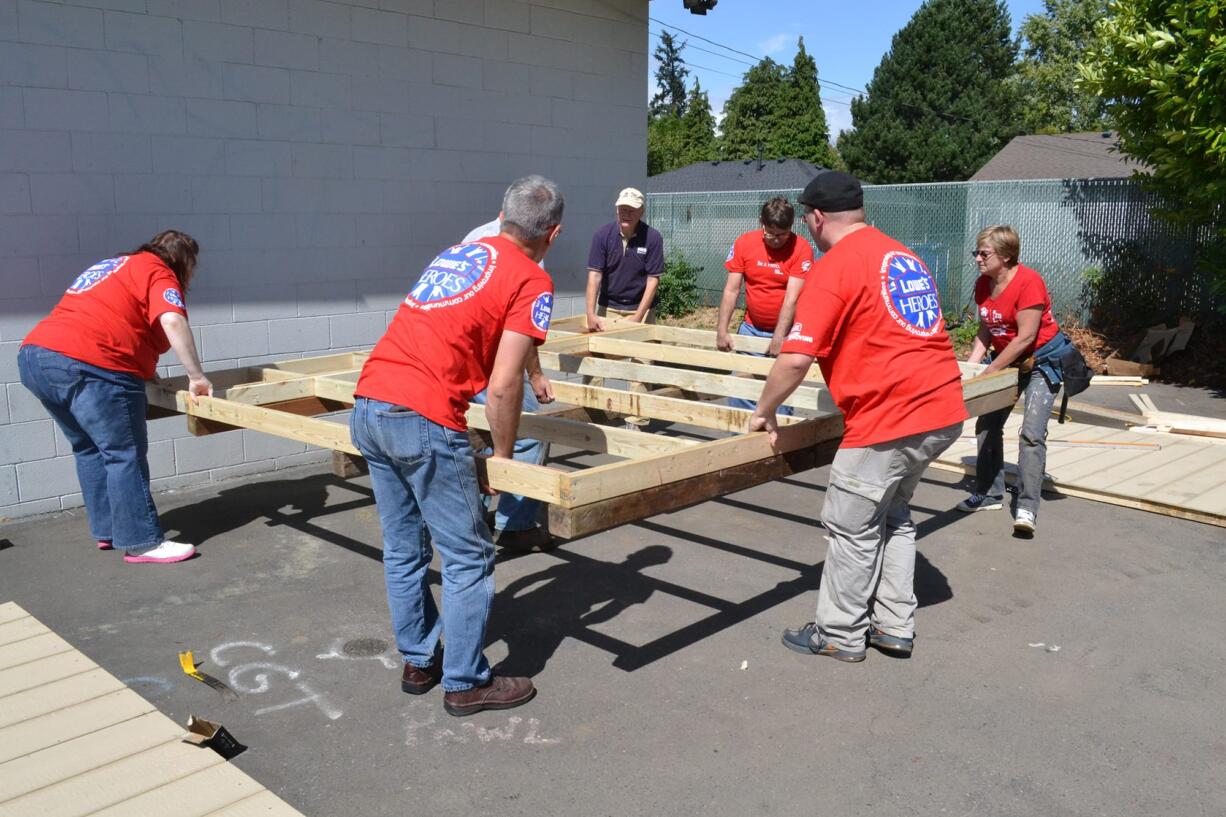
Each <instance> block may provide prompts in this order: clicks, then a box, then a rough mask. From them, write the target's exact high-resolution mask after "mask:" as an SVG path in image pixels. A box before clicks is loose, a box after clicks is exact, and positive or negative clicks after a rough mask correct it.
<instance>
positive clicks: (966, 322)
mask: <svg viewBox="0 0 1226 817" xmlns="http://www.w3.org/2000/svg"><path fill="white" fill-rule="evenodd" d="M945 331H946V332H948V333H949V339H950V341H951V342H952V343H953V345H954V351H956V352H962V351H963V350H967V351H969V350H970V348H971V344H973V343H974V342H975V335H976V334H977V333H978V332H979V318H978V317H977V316H975V315H973V314H965V315H955V314H952V313H951V314H948V315H946V316H945Z"/></svg>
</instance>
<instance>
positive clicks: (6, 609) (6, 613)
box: [0, 601, 30, 624]
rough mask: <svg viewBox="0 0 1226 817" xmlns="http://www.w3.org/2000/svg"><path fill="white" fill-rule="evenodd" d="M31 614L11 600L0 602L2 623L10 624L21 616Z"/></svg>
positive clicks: (26, 616)
mask: <svg viewBox="0 0 1226 817" xmlns="http://www.w3.org/2000/svg"><path fill="white" fill-rule="evenodd" d="M29 617H30V614H29V613H27V612H26V611H25V610H23V609H21V607H19V606H17V605H16V604H15V603H13V602H11V601H6V602H5V603H4V604H0V624H8V623H9V622H10V621H16V620H17V619H19V618H29Z"/></svg>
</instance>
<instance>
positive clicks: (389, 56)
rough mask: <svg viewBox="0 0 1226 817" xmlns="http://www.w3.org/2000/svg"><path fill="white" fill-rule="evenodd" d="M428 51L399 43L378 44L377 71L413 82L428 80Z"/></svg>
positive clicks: (429, 65) (429, 66)
mask: <svg viewBox="0 0 1226 817" xmlns="http://www.w3.org/2000/svg"><path fill="white" fill-rule="evenodd" d="M430 71H431V62H430V52H429V51H423V50H421V49H418V48H406V47H405V45H404V44H403V43H401V44H400V45H381V46H379V73H380V74H382V75H383V76H386V77H397V78H399V79H407V80H411V81H413V82H429V81H430Z"/></svg>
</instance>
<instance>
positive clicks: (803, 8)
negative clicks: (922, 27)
mask: <svg viewBox="0 0 1226 817" xmlns="http://www.w3.org/2000/svg"><path fill="white" fill-rule="evenodd" d="M920 5H921V2H920V0H862V3H857V2H837V1H836V0H720V2H719V5H718V6H716V7H715V8H714V9H712V10H711V11H710V12H708V13H707V14H706V16H702V15H696V14H690V12H688V11H686V10H685V8H684V7H683V6H682V2H681V0H652V2H651V3H650V4H649V11H650V14H651V17H652V22H651V36H650V38H649V40H650V41H649V43H648V49H649V51H654V50H655V48H656V46H657V45H659V43H660V40H659V38H658V34H659V33H660V31H662V30H663V28H662V26H661V23H663V24H664V25H667V26H676V27H678V28H681V29H684V30H685V31H688V32H691V33H692V34H695V35H698V36H687V35H685V34H680V33H678V32H677V31H675V30H673V34H674V35H675V36H678V37H680V38H681V39H682V40H686V41H688V42H689V45H688V46H687V47H686V49H685V51H684V52H683V53H682V57H683V59H685V61H686V62H687V63H688V64H689V66H690V77H689V80H690V82H691V83H692V82H693V78H694V77H695V76H697V77H698V79H699V80H700V81H701V82H702V87H703V88H704V89H705V90H706V91H708V93H709V94H710V97H711V109H712V110H713V111H714V112H715V115H716V116H717V117H718V116H719V115H720V112H721V111H722V110H723V107H724V101H725V100H727V99H728V95H729V94H731V93H732V90H733V89H734V88H736V87H737V86H738V85H740V82H741V76H742V75H743V74H744V72H745V71H747V70H749V65H747V64H745V63H751V62H753V61H754V60H752V59H751V58H750V57H747V56H745V54H733V53H729V52H728V51H726V50H725V49H723V48H720V47H719V46H716V45H712V44H711V43H709V42H704V41H702V40H700V39H698V37H706V38H707V39H708V40H714V41H715V42H717V43H720V44H721V45H725V46H730V47H731V48H735V49H737V50H738V51H743V52H745V53H746V54H751V55H753V56H754V57H759V58H760V57H770V58H771V59H773V60H775V61H776V62H782V63H785V64H790V63H791V61H792V58H793V57H794V56H795V55H796V41H797V39H798V38H799V37H801V36H803V37H804V38H805V48H806V49H807V50H808V52H809V53H810V54H812V55H813V58H814V59H815V60H816V61H817V71H818V77H819V78H820V79H822V80H823V81H829V82H836V83H839V84H840V85H846V86H849V87H852V88H858V89H863V88H864V86H865V85H867V84H868V82H869V80H871V79H872V78H873V69H875V68H876V67H877V64H878V63H879V62H881V57H882V55H884V54H885V52H886V51H887V50H889V48H890V40H891V39H892V38H893V37H894V34H895V33H896V32H897V31H898V29H900V28H902V27H903V26H904V25H906V23H907V21H908V20H910V19H911V15H913V14H914V13H915V10H916V9H918V8H919V7H920ZM1007 5H1008V7H1009V13H1010V16H1011V17H1012V18H1013V30H1014V32H1016V31H1017V26H1018V24H1019V23H1020V22H1021V20H1022V19H1024V18H1025V17H1026V16H1027V15H1029V14H1036V13H1039V12H1042V11H1043V0H1007ZM657 21H658V22H657ZM699 49H705V50H699ZM710 52H715V53H710ZM721 55H722V56H721ZM736 60H741V62H737V61H736ZM655 69H656V63H655V60H652V61H651V65H650V68H649V71H650V75H649V78H648V84H649V89H648V98H649V99H650V97H651V95H652V94H654V93H655V92H656V87H655ZM852 96H854V94H852V93H850V92H840V91H838V90H835V89H832V88H830V87H829V86H823V87H822V107H824V108H825V109H826V120H827V122H829V124H830V133H831V135H832V136H833V135H835V134H837V133H838V132H839V131H840V130H843V129H844V128H848V127H850V126H851V110H850V108H849V106H848V103H849V101H850V99H851V97H852Z"/></svg>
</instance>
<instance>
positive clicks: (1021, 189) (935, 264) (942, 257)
mask: <svg viewBox="0 0 1226 817" xmlns="http://www.w3.org/2000/svg"><path fill="white" fill-rule="evenodd" d="M799 194H800V191H799V190H777V191H757V192H744V191H737V192H726V193H653V194H650V195H648V197H647V215H646V219H647V222H648V223H649V224H651V225H652V226H653V227H655V228H656V229H657V230H659V231H660V232H661V234H663V236H664V248H665V252H666V254H670V255H671V254H672V253H677V252H679V253H681V254H683V255H684V256H685V258H686V260H688V261H689V262H690V263H692V264H695V265H697V266H699V267H701V268H702V272H701V273H699V287H700V288H701V290H702V297H703V303H704V304H706V305H715V304H718V303H719V297H720V293H721V292H722V291H723V287H724V280H725V274H726V273H725V271H724V259H725V258H726V257H727V254H728V249H729V248H730V247H731V246H732V242H733V241H735V240H736V238H737V236H739V235H740V234H741V233H743V232H745V231H747V230H752V229H756V228H757V222H758V213H759V211H760V209H761V206H762V203H763V202H765V201H766V200H767V199H768V198H771V197H772V196H785V197H787V198H788V199H789V200H791V201H792V202H795V201H796V197H797V196H798V195H799ZM864 200H865V209H866V210H867V213H868V221H869V223H871V224H873V225H875V226H876V227H878V228H879V229H881V230H882V231H883V232H885V233H888V234H889V235H891V236H893V237H894V238H896V239H898V240H899V241H901V242H902V243H904V244H906V245H908V246H909V247H911V249H912V250H914V251H915V253H916V254H917V255H919V256H920V258H922V259H923V260H924V262H925V263H926V264H927V265H928V267H929V269H930V270H931V271H932V273H933V274H934V276H935V277H936V280H937V284H938V286H939V287H940V291H941V303H942V305H943V307H944V309H945V312H946V314H947V315H951V314H958V313H962V314H964V313H965V312H966V310H967V309H968V308H973V307H972V301H973V294H974V285H975V279H976V278H977V277H978V274H979V273H978V270H977V269H976V267H975V264H974V263H973V261H972V259H971V250H973V249H974V242H975V235H976V234H977V233H978V232H979V230H981V229H982V228H984V227H987V226H989V225H992V224H1010V225H1012V226H1013V227H1014V229H1016V230H1017V232H1018V235H1019V236H1020V237H1021V240H1022V253H1021V261H1022V263H1023V264H1025V265H1027V266H1029V267H1033V268H1034V269H1036V270H1038V271H1039V273H1040V274H1042V276H1043V278H1044V280H1045V281H1046V282H1047V286H1048V289H1049V290H1050V292H1051V296H1052V302H1053V309H1054V311H1055V312H1056V313H1057V315H1058V316H1069V315H1072V316H1076V317H1077V318H1079V319H1081V320H1086V319H1087V318H1089V317H1090V316H1091V315H1092V314H1097V315H1100V316H1101V315H1102V314H1103V312H1104V311H1107V312H1109V313H1110V314H1109V316H1108V317H1110V318H1112V319H1114V320H1116V321H1119V322H1121V323H1125V324H1131V325H1135V326H1144V325H1148V324H1153V323H1157V322H1159V321H1162V320H1169V319H1172V318H1173V317H1175V316H1178V315H1192V316H1197V315H1208V314H1209V313H1211V312H1213V310H1214V306H1215V304H1214V301H1213V296H1212V295H1211V293H1210V288H1209V279H1208V277H1207V276H1206V275H1204V274H1203V273H1200V272H1199V271H1197V269H1196V264H1195V258H1196V254H1197V246H1198V241H1206V240H1208V238H1209V236H1210V231H1209V230H1208V229H1207V228H1206V229H1201V230H1199V231H1198V230H1195V229H1192V228H1190V227H1182V226H1179V225H1173V224H1171V223H1169V222H1167V221H1164V220H1160V219H1157V218H1155V217H1153V216H1151V214H1150V213H1151V209H1152V208H1153V206H1154V205H1156V204H1158V202H1157V201H1156V200H1155V199H1154V197H1153V196H1151V195H1150V194H1147V193H1145V192H1144V191H1143V190H1141V188H1140V186H1139V185H1138V184H1136V183H1135V182H1132V181H1130V180H1127V179H1083V180H1064V181H1061V180H1039V181H1004V182H951V183H943V184H898V185H875V186H867V187H865V189H864ZM797 210H798V213H797V220H796V224H795V226H794V229H795V230H796V231H797V232H798V233H800V234H801V235H802V237H803V238H805V239H808V238H809V237H808V235H807V231H806V230H805V228H804V225H803V223H802V222H801V220H800V218H799V207H797ZM815 250H816V248H815Z"/></svg>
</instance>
